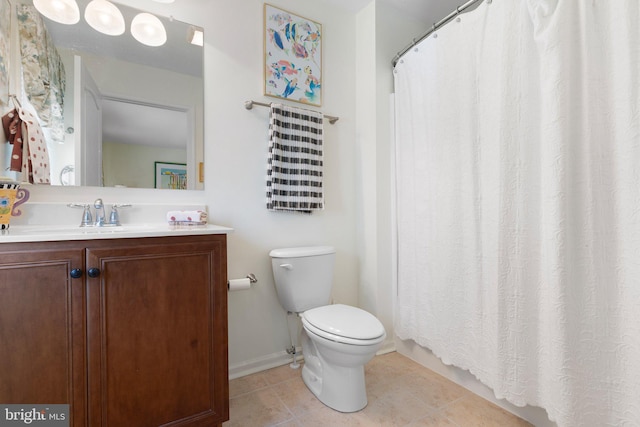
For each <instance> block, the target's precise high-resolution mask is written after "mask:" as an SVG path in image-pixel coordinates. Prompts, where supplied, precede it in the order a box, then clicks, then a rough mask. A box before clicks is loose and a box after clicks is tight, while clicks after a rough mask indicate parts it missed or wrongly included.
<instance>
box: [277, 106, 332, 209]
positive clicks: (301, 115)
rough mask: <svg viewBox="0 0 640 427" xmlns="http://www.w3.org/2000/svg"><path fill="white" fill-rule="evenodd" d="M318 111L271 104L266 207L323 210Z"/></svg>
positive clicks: (320, 128)
mask: <svg viewBox="0 0 640 427" xmlns="http://www.w3.org/2000/svg"><path fill="white" fill-rule="evenodd" d="M322 122H323V116H322V113H320V112H316V111H311V110H304V109H301V108H295V107H290V106H286V105H282V104H271V112H270V114H269V156H268V161H267V209H269V210H286V211H299V212H307V213H311V212H312V211H314V210H321V209H324V195H323V191H322V175H323V172H322V168H323V161H322V157H323V156H322Z"/></svg>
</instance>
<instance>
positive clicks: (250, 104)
mask: <svg viewBox="0 0 640 427" xmlns="http://www.w3.org/2000/svg"><path fill="white" fill-rule="evenodd" d="M254 105H259V106H261V107H271V104H267V103H266V102H258V101H245V103H244V108H246V109H247V110H251V109H252V108H253V106H254ZM322 116H323V117H324V118H326V119H327V120H329V123H331V124H334V123H335V122H337V121H338V120H340V117H336V116H327V115H326V114H323V115H322Z"/></svg>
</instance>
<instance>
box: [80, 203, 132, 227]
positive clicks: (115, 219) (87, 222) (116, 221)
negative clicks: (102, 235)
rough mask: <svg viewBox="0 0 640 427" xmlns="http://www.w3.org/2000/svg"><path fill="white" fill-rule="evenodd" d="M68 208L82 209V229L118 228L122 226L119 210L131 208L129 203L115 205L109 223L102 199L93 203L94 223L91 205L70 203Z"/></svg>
mask: <svg viewBox="0 0 640 427" xmlns="http://www.w3.org/2000/svg"><path fill="white" fill-rule="evenodd" d="M67 206H69V207H70V208H82V209H83V212H82V220H81V221H80V227H113V226H118V225H121V224H120V215H119V213H118V208H126V207H129V206H131V205H130V204H128V203H124V204H123V203H120V204H118V203H114V204H113V207H112V208H111V214H110V215H109V221H108V222H107V215H106V213H105V209H104V203H103V202H102V199H96V201H95V202H93V208H94V209H95V222H94V221H93V216H92V215H91V205H88V204H78V203H69V204H68V205H67Z"/></svg>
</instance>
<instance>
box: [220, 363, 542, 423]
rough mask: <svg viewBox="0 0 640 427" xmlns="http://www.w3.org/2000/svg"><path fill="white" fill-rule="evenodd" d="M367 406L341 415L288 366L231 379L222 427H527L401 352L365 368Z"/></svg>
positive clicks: (368, 364)
mask: <svg viewBox="0 0 640 427" xmlns="http://www.w3.org/2000/svg"><path fill="white" fill-rule="evenodd" d="M365 372H366V373H365V375H366V381H367V397H368V400H369V404H368V405H367V407H366V408H364V409H363V410H362V411H360V412H356V413H352V414H343V413H340V412H336V411H334V410H332V409H330V408H328V407H326V406H324V405H323V404H322V403H321V402H320V401H319V400H317V399H316V397H315V396H314V395H313V394H311V392H310V391H309V390H308V389H307V387H306V386H305V385H304V383H303V382H302V378H301V376H300V370H299V369H298V370H295V369H291V368H290V367H289V366H288V365H286V366H281V367H278V368H274V369H270V370H268V371H264V372H259V373H256V374H253V375H248V376H246V377H242V378H238V379H235V380H232V381H231V382H230V384H229V395H230V399H231V400H230V415H231V419H230V420H229V421H227V422H226V423H224V424H223V427H232V426H241V427H266V426H279V427H280V426H282V427H292V426H304V427H311V426H319V427H334V426H354V427H360V426H411V427H416V426H442V427H481V426H482V427H496V426H508V427H510V426H531V424H529V423H528V422H526V421H524V420H522V419H520V418H518V417H516V416H514V415H513V414H510V413H509V412H506V411H504V410H502V409H501V408H499V407H497V406H495V405H493V404H492V403H489V402H487V401H486V400H484V399H482V398H480V397H478V396H476V395H474V394H473V393H471V392H469V391H467V390H466V389H464V388H462V387H460V386H458V385H457V384H455V383H452V382H450V381H448V380H447V379H445V378H444V377H442V376H440V375H438V374H436V373H434V372H432V371H430V370H429V369H426V368H424V367H422V366H420V365H419V364H417V363H415V362H413V361H412V360H410V359H408V358H406V357H404V356H402V355H400V354H399V353H395V352H394V353H389V354H385V355H382V356H376V357H375V358H374V359H373V360H371V361H370V362H369V363H367V365H366V366H365Z"/></svg>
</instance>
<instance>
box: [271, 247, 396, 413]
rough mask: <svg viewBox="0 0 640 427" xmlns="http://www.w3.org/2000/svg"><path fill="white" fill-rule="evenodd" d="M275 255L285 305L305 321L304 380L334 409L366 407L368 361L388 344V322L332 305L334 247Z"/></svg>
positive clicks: (276, 252)
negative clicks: (386, 326)
mask: <svg viewBox="0 0 640 427" xmlns="http://www.w3.org/2000/svg"><path fill="white" fill-rule="evenodd" d="M269 255H270V256H271V262H272V267H273V276H274V279H275V284H276V291H277V294H278V299H279V301H280V304H281V305H282V307H283V308H284V309H285V310H286V311H287V312H289V313H297V314H298V315H299V316H300V319H301V321H302V326H303V333H302V354H303V356H304V361H305V363H304V367H303V368H302V379H303V381H304V383H305V384H306V386H307V388H309V390H310V391H311V392H312V393H313V394H314V395H315V396H316V397H317V398H318V399H319V400H320V401H321V402H323V403H324V404H325V405H327V406H329V407H330V408H333V409H335V410H337V411H340V412H356V411H359V410H361V409H362V408H364V407H365V406H366V405H367V393H366V389H365V375H364V364H365V363H367V362H368V361H369V360H371V359H372V358H373V356H375V354H376V352H377V351H378V349H379V348H380V347H381V346H382V343H383V341H384V339H385V338H386V332H385V330H384V326H383V325H382V323H380V321H379V320H378V319H377V318H376V317H375V316H373V315H372V314H370V313H368V312H366V311H364V310H362V309H360V308H357V307H352V306H348V305H344V304H329V300H330V296H331V285H332V280H333V265H334V260H335V249H334V248H332V247H331V246H314V247H302V248H286V249H274V250H272V251H271V252H270V253H269Z"/></svg>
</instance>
